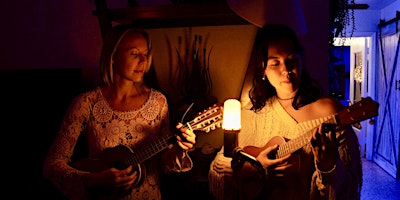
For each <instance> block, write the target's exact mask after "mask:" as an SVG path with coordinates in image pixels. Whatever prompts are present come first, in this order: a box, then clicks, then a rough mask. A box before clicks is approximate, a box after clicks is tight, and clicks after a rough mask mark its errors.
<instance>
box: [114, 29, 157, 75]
mask: <svg viewBox="0 0 400 200" xmlns="http://www.w3.org/2000/svg"><path fill="white" fill-rule="evenodd" d="M148 53H149V50H148V44H147V40H146V38H145V37H144V36H143V35H141V34H140V33H135V32H128V33H126V34H125V35H124V38H123V39H122V40H121V42H120V44H119V46H118V48H117V51H116V53H115V55H114V59H113V65H114V76H117V77H116V78H117V79H118V78H121V79H126V80H129V81H133V82H141V81H142V80H143V76H144V73H145V72H146V70H147V62H148ZM117 79H115V80H117Z"/></svg>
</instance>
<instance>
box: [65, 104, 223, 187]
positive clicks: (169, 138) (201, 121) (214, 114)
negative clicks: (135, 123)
mask: <svg viewBox="0 0 400 200" xmlns="http://www.w3.org/2000/svg"><path fill="white" fill-rule="evenodd" d="M221 123H222V106H219V105H213V106H211V107H209V108H208V109H206V110H205V111H203V112H200V113H198V114H197V115H196V116H195V117H194V119H193V120H191V121H190V122H187V123H186V124H183V127H184V128H188V129H191V130H193V132H195V131H204V132H210V131H211V130H214V129H216V128H217V127H220V126H221ZM174 139H175V134H171V133H169V134H167V135H165V136H163V137H161V138H159V139H157V140H156V141H154V142H153V143H151V144H149V145H147V146H145V147H144V148H141V149H131V148H130V147H128V146H125V145H119V146H116V147H111V148H107V149H104V150H103V151H102V152H101V153H100V155H99V156H98V157H95V158H82V159H79V160H77V161H75V162H73V163H72V164H71V165H72V166H73V167H75V168H76V169H79V170H82V171H87V172H100V171H103V170H105V169H109V168H112V167H114V168H117V169H125V168H127V167H129V166H131V165H132V166H133V170H132V173H133V172H135V171H136V172H137V178H136V180H135V182H134V183H133V185H132V188H135V187H138V186H140V185H141V183H142V182H143V180H144V178H145V176H146V169H145V167H144V165H143V163H144V161H146V160H148V159H150V158H151V157H153V156H155V155H156V154H158V153H159V152H161V151H163V150H164V149H166V148H168V146H169V145H170V144H172V143H173V142H174V141H175V140H174Z"/></svg>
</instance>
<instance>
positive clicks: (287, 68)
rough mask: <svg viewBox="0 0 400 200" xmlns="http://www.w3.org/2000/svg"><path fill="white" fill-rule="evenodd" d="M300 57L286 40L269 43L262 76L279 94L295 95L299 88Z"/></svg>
mask: <svg viewBox="0 0 400 200" xmlns="http://www.w3.org/2000/svg"><path fill="white" fill-rule="evenodd" d="M301 65H302V58H301V55H300V54H298V53H295V50H294V47H293V44H292V43H291V42H290V40H288V39H280V40H277V41H274V42H272V43H270V45H269V47H268V58H267V63H266V68H265V70H264V75H265V76H266V77H267V78H268V80H269V82H270V83H271V85H272V86H274V87H275V89H276V92H277V93H278V95H279V94H292V93H295V92H296V91H297V89H298V87H299V77H300V74H299V73H300V68H301Z"/></svg>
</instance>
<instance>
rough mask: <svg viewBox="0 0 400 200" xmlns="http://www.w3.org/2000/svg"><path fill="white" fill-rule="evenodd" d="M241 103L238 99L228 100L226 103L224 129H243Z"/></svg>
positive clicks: (223, 119) (223, 118)
mask: <svg viewBox="0 0 400 200" xmlns="http://www.w3.org/2000/svg"><path fill="white" fill-rule="evenodd" d="M240 107H241V106H240V102H239V101H238V100H236V99H228V100H226V101H225V102H224V109H223V112H224V113H223V117H222V129H224V130H229V131H237V130H240V129H241V122H240Z"/></svg>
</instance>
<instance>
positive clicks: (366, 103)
mask: <svg viewBox="0 0 400 200" xmlns="http://www.w3.org/2000/svg"><path fill="white" fill-rule="evenodd" d="M378 108H379V103H377V102H375V101H373V100H372V99H371V97H365V98H361V100H360V101H358V102H356V103H354V104H353V105H351V106H348V107H345V108H343V109H342V110H341V111H340V112H338V113H337V114H336V116H337V118H336V119H337V121H338V124H342V125H350V124H353V123H356V122H360V121H363V120H366V119H369V118H371V117H375V116H377V115H378Z"/></svg>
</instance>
